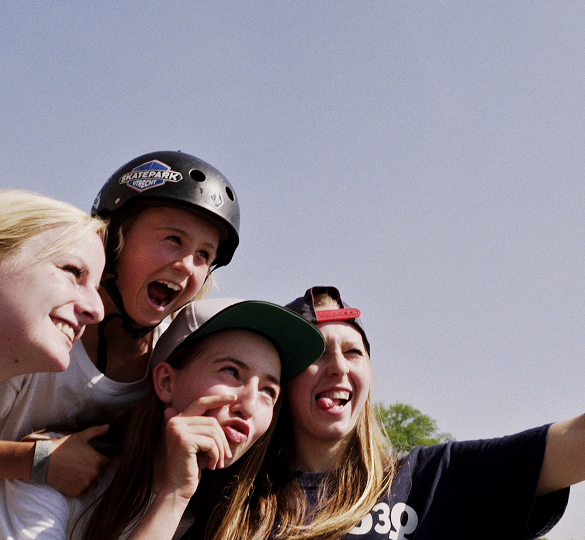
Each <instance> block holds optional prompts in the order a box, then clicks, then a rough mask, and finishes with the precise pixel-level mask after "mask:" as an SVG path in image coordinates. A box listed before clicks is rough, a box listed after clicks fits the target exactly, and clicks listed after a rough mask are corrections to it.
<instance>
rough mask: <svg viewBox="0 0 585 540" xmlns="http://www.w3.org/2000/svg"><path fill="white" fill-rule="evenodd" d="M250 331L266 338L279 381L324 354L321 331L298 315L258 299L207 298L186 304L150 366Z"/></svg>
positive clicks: (172, 323) (172, 324) (165, 332)
mask: <svg viewBox="0 0 585 540" xmlns="http://www.w3.org/2000/svg"><path fill="white" fill-rule="evenodd" d="M234 329H240V330H250V331H252V332H256V333H257V334H260V335H262V336H264V337H266V338H267V339H269V340H270V341H271V342H272V343H273V344H274V346H275V347H276V350H277V351H278V353H279V355H280V362H281V382H286V381H288V380H290V379H292V378H293V377H295V376H296V375H298V374H299V373H301V372H302V371H304V370H305V369H306V368H308V367H309V366H310V365H311V364H312V363H313V362H315V360H317V359H318V358H319V357H320V356H321V355H322V354H323V352H324V351H325V341H324V340H323V336H322V335H321V332H319V330H318V329H317V328H316V327H315V326H314V325H313V324H311V323H310V322H308V321H306V320H305V319H304V318H303V317H301V316H300V315H297V314H296V313H294V312H293V311H291V310H289V309H287V308H284V307H282V306H279V305H276V304H272V303H270V302H264V301H260V300H239V299H222V298H220V299H207V300H196V301H194V302H191V303H190V304H188V305H187V306H186V307H185V308H183V309H182V310H181V312H180V313H179V314H178V315H177V316H176V318H175V319H174V320H173V321H172V322H171V324H170V325H169V327H168V328H167V330H165V331H164V332H163V333H162V335H161V337H160V338H159V340H158V342H157V344H156V346H155V349H154V351H153V354H152V359H151V364H152V365H156V364H158V363H159V362H163V361H165V360H166V359H167V358H169V356H170V355H171V354H175V353H178V352H179V351H181V350H183V349H185V348H187V347H189V346H190V345H193V344H194V343H196V342H198V341H200V340H201V339H203V338H204V337H206V336H209V335H211V334H215V333H217V332H221V331H223V330H234Z"/></svg>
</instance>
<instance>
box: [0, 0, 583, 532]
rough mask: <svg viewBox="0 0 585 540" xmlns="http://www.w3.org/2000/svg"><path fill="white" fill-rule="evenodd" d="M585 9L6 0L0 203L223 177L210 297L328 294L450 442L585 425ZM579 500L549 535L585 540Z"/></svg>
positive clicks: (390, 380) (536, 4)
mask: <svg viewBox="0 0 585 540" xmlns="http://www.w3.org/2000/svg"><path fill="white" fill-rule="evenodd" d="M584 23H585V6H584V5H583V4H582V2H576V1H567V2H562V3H552V2H545V1H538V0H537V1H531V2H528V1H515V2H509V1H505V2H477V1H441V0H436V1H426V2H425V1H422V2H406V1H384V2H382V1H371V2H350V1H348V0H339V1H337V2H319V3H317V2H308V1H304V0H297V1H296V2H282V1H281V2H274V1H273V2H270V1H249V2H236V1H217V2H209V3H203V2H201V3H196V2H189V1H179V0H169V1H167V2H164V3H163V2H153V1H149V0H142V1H140V2H137V1H125V2H120V1H118V2H109V1H106V2H97V3H96V2H87V1H76V2H73V1H70V0H54V1H40V2H39V1H37V2H33V1H30V0H24V1H22V2H13V3H9V2H4V4H3V6H2V17H1V18H0V31H1V35H2V54H1V55H0V68H1V70H2V75H3V76H2V79H1V80H0V105H1V115H2V130H0V158H1V162H2V163H4V167H5V169H4V175H3V179H2V182H1V183H0V185H1V186H2V187H19V188H27V189H32V190H35V191H40V192H43V193H46V194H48V195H52V196H55V197H58V198H62V199H65V200H68V201H69V202H72V203H74V204H76V205H77V206H80V207H81V208H84V209H86V210H89V208H90V207H91V204H92V202H93V199H94V197H95V195H96V194H97V192H98V190H99V188H100V187H101V185H102V184H103V182H104V181H105V180H106V179H107V178H108V176H109V175H110V174H111V173H112V172H113V171H114V170H115V169H117V168H118V167H119V166H120V165H122V164H123V163H125V162H127V161H129V160H130V159H132V158H133V157H135V156H138V155H140V154H143V153H146V152H150V151H153V150H159V149H160V150H162V149H165V150H166V149H170V150H179V149H180V150H183V151H185V152H189V153H192V154H194V155H196V156H198V157H200V158H201V159H203V160H205V161H208V162H209V163H211V164H212V165H213V166H215V167H216V168H218V169H219V170H220V171H222V172H223V173H224V174H225V175H226V176H227V177H228V178H229V180H230V181H231V183H232V184H233V186H234V188H235V191H236V193H237V195H238V197H239V199H240V205H241V209H242V226H241V245H240V247H239V248H238V251H237V252H236V255H235V257H234V260H233V262H232V264H231V265H230V266H229V267H227V268H223V269H221V270H219V271H218V273H217V277H218V278H219V290H217V291H215V292H214V295H216V296H238V297H242V298H254V299H266V300H270V301H274V302H278V303H286V302H288V301H290V300H292V299H293V298H295V297H297V296H299V295H301V294H303V293H304V291H305V290H306V289H307V288H309V287H311V286H313V285H335V286H337V287H338V288H340V290H341V292H342V296H343V297H344V298H345V299H346V301H348V302H349V303H350V304H352V305H355V306H356V307H359V308H361V309H362V311H363V319H364V323H365V325H366V328H367V330H368V335H369V337H370V342H371V344H372V353H373V364H374V368H375V370H376V374H377V375H376V396H377V399H378V400H379V401H382V402H385V403H388V404H389V403H393V402H395V401H401V402H406V403H409V404H411V405H413V406H415V407H417V408H419V409H421V410H422V411H423V412H425V413H427V414H429V415H430V416H432V417H433V418H435V419H436V420H437V422H438V424H439V427H440V428H441V429H442V430H444V431H447V432H450V433H451V434H453V435H454V436H455V437H456V438H457V439H466V438H485V437H495V436H500V435H505V434H508V433H513V432H516V431H521V430H523V429H526V428H529V427H533V426H536V425H540V424H544V423H547V422H552V421H555V420H560V419H565V418H569V417H572V416H576V415H578V414H580V413H581V412H583V409H585V406H584V400H583V395H584V391H583V381H584V380H585V363H584V362H583V356H584V354H585V336H584V332H583V327H584V325H585V294H584V293H585V291H584V285H585V284H584V281H583V275H584V274H585V257H584V255H583V250H584V246H585V238H584V231H585V212H584V206H585V184H584V182H583V177H584V172H585V160H584V159H583V149H584V148H585V144H584V143H585V130H584V127H585V108H584V106H583V105H584V100H585V84H584V83H585V80H584V79H585V65H584V64H585V55H584V54H583V51H584V45H585V34H584V32H583V28H584V27H585V24H584ZM583 503H585V489H584V487H583V486H579V487H578V488H576V489H574V495H573V498H572V500H571V502H570V504H569V510H568V512H567V515H566V517H565V518H564V520H563V521H562V522H561V524H560V525H559V526H558V527H557V528H556V529H555V530H554V531H553V533H551V534H550V535H548V536H549V539H551V540H561V539H562V540H571V539H573V540H577V539H583V538H585V520H583V519H582V516H581V515H580V512H579V509H580V507H582V506H583Z"/></svg>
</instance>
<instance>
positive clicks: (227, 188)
mask: <svg viewBox="0 0 585 540" xmlns="http://www.w3.org/2000/svg"><path fill="white" fill-rule="evenodd" d="M225 192H226V193H227V196H228V197H229V198H230V200H232V201H233V200H234V198H235V197H234V192H233V191H232V190H231V189H230V188H229V187H226V188H225Z"/></svg>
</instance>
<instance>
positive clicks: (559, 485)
mask: <svg viewBox="0 0 585 540" xmlns="http://www.w3.org/2000/svg"><path fill="white" fill-rule="evenodd" d="M583 480H585V415H581V416H577V417H576V418H572V419H571V420H565V421H564V422H557V423H556V424H553V425H552V426H551V427H550V429H549V432H548V438H547V441H546V448H545V451H544V460H543V463H542V470H541V472H540V478H539V481H538V487H537V490H536V494H537V496H541V495H546V494H547V493H552V492H553V491H558V490H559V489H563V488H566V487H569V486H571V485H573V484H576V483H578V482H581V481H583Z"/></svg>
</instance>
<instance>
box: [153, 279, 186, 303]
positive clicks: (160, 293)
mask: <svg viewBox="0 0 585 540" xmlns="http://www.w3.org/2000/svg"><path fill="white" fill-rule="evenodd" d="M180 292H181V287H179V285H176V284H175V283H171V282H170V281H153V282H152V283H149V285H148V297H149V298H150V300H151V301H152V302H153V303H154V304H156V305H157V306H159V307H161V308H165V307H167V306H168V305H169V304H170V303H171V302H172V301H173V300H175V298H177V296H179V293H180Z"/></svg>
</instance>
